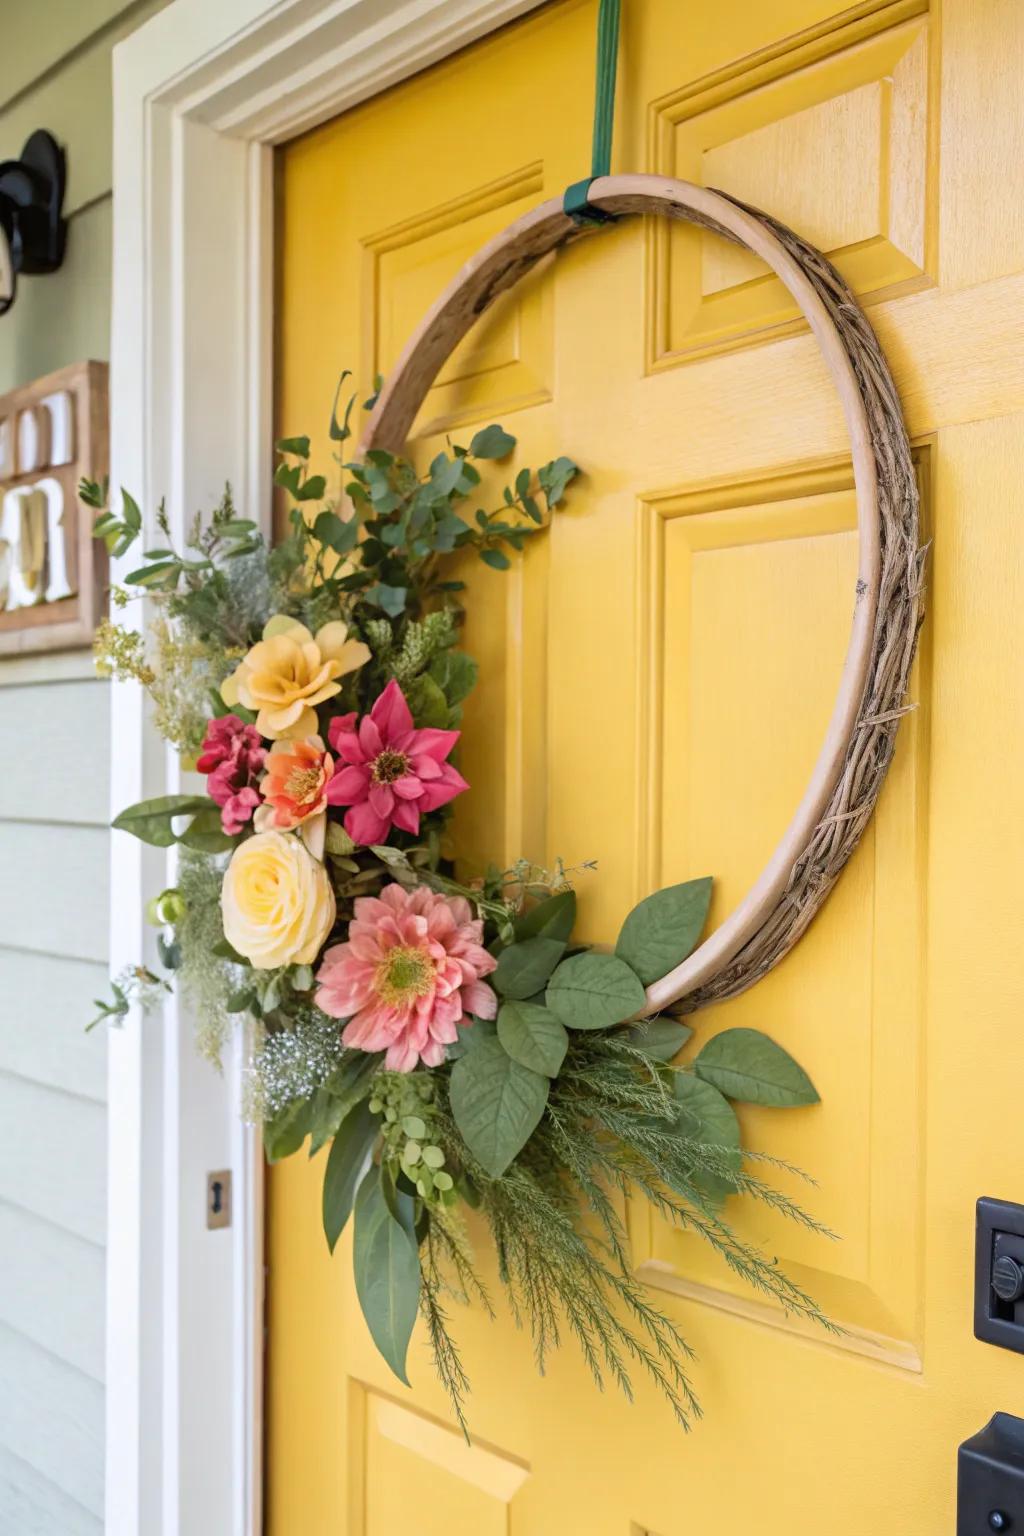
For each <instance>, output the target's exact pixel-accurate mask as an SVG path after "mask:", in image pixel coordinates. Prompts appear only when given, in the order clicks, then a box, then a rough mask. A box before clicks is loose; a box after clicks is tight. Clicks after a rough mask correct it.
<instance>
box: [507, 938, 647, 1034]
mask: <svg viewBox="0 0 1024 1536" xmlns="http://www.w3.org/2000/svg"><path fill="white" fill-rule="evenodd" d="M530 942H532V943H537V940H536V939H534V940H531V941H530ZM495 974H497V973H495ZM644 1000H645V993H644V989H643V987H642V986H641V984H640V982H639V981H638V980H637V978H636V976H635V975H634V973H633V971H631V970H630V968H629V966H628V965H627V964H626V962H625V961H624V960H620V959H618V958H617V957H616V956H615V955H604V954H600V953H598V951H596V950H588V951H587V952H586V953H585V954H582V955H570V956H569V959H568V960H563V961H562V963H561V965H560V966H559V967H558V969H557V971H556V972H555V974H554V975H553V976H552V978H551V981H550V983H549V985H548V990H547V996H546V997H545V999H544V1001H545V1003H546V1004H547V1006H548V1007H549V1008H550V1009H551V1011H552V1013H554V1014H556V1015H557V1017H558V1018H560V1019H561V1021H562V1023H563V1024H565V1025H567V1026H568V1028H569V1029H608V1028H610V1027H611V1025H613V1024H622V1023H624V1022H625V1020H626V1019H631V1018H632V1017H633V1015H634V1014H635V1013H639V1011H640V1009H641V1008H642V1007H643V1006H644Z"/></svg>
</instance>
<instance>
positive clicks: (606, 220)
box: [562, 176, 619, 224]
mask: <svg viewBox="0 0 1024 1536" xmlns="http://www.w3.org/2000/svg"><path fill="white" fill-rule="evenodd" d="M596 180H597V177H596V176H584V178H583V180H582V181H574V182H573V184H572V186H571V187H566V189H565V196H564V197H563V199H562V211H563V213H567V214H568V215H569V217H570V219H572V221H573V223H574V224H617V223H618V219H619V216H618V214H617V213H605V211H604V209H603V208H597V207H595V206H594V205H593V204H592V203H591V201H590V189H591V187H592V186H593V184H594V182H595V181H596Z"/></svg>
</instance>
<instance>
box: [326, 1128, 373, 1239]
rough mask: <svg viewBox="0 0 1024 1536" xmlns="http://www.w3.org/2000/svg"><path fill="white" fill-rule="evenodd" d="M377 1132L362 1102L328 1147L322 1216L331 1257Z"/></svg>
mask: <svg viewBox="0 0 1024 1536" xmlns="http://www.w3.org/2000/svg"><path fill="white" fill-rule="evenodd" d="M379 1130H380V1116H379V1115H373V1114H371V1113H370V1110H369V1107H368V1105H367V1103H366V1101H365V1100H364V1101H363V1102H362V1103H360V1104H357V1105H356V1107H355V1108H354V1109H352V1110H350V1111H349V1113H348V1114H347V1115H346V1116H345V1117H344V1119H343V1120H342V1122H341V1124H340V1126H339V1127H338V1130H337V1132H336V1134H335V1137H334V1141H333V1142H332V1144H331V1150H330V1153H329V1155H328V1158H327V1167H326V1168H325V1169H324V1193H323V1216H324V1232H325V1234H326V1236H327V1246H328V1248H329V1249H330V1250H331V1252H332V1253H333V1252H334V1249H335V1245H336V1244H337V1241H338V1238H339V1237H340V1236H341V1234H342V1232H343V1231H344V1228H345V1223H346V1222H347V1221H348V1218H349V1216H350V1215H351V1214H352V1202H353V1200H354V1199H355V1193H356V1185H357V1184H358V1182H359V1177H360V1174H361V1173H362V1171H363V1164H364V1163H365V1162H366V1158H367V1155H368V1154H369V1151H370V1148H371V1147H372V1146H373V1143H374V1141H375V1140H376V1137H377V1132H378V1131H379Z"/></svg>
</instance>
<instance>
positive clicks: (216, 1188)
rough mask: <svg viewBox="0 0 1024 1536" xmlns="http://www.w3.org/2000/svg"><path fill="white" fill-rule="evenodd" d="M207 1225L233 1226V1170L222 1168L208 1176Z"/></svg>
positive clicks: (210, 1226) (212, 1226) (211, 1226)
mask: <svg viewBox="0 0 1024 1536" xmlns="http://www.w3.org/2000/svg"><path fill="white" fill-rule="evenodd" d="M206 1225H207V1226H208V1227H209V1228H211V1230H212V1229H213V1228H214V1227H230V1225H231V1169H230V1168H220V1169H218V1170H217V1172H216V1173H208V1174H207V1175H206Z"/></svg>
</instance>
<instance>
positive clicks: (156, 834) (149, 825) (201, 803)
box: [111, 795, 214, 848]
mask: <svg viewBox="0 0 1024 1536" xmlns="http://www.w3.org/2000/svg"><path fill="white" fill-rule="evenodd" d="M213 803H214V802H213V801H212V800H211V799H210V798H209V796H208V795H160V796H159V797H158V798H157V799H156V800H140V801H139V803H138V804H137V805H130V806H129V807H128V809H127V810H125V811H122V812H121V814H120V816H115V817H114V820H113V821H112V822H111V826H113V827H116V828H117V830H118V831H119V832H130V833H131V834H132V836H133V837H137V838H139V839H140V840H141V841H142V842H144V843H150V844H151V845H152V846H153V847H154V848H170V846H171V844H172V843H175V842H177V837H176V835H175V832H174V828H173V826H172V822H173V820H174V818H175V817H176V816H189V815H192V816H195V815H197V814H198V813H199V812H200V811H207V810H209V808H210V806H211V805H213Z"/></svg>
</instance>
